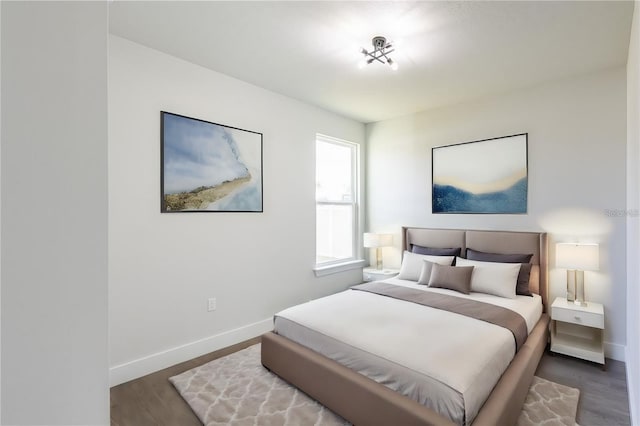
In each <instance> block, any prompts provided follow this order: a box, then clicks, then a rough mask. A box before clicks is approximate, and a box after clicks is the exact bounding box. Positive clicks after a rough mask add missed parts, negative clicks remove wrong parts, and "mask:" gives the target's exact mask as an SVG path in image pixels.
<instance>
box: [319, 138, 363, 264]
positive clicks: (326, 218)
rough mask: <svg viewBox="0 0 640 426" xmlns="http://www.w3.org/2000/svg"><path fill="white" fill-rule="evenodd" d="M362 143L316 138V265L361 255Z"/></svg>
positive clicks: (345, 260) (347, 259)
mask: <svg viewBox="0 0 640 426" xmlns="http://www.w3.org/2000/svg"><path fill="white" fill-rule="evenodd" d="M358 154H359V152H358V145H357V144H355V143H351V142H346V141H342V140H339V139H334V138H330V137H327V136H322V135H318V136H317V138H316V265H317V266H319V267H323V266H330V265H333V264H341V263H346V262H349V261H354V260H355V259H356V257H357V256H358V246H359V238H358V236H359V216H358V215H359V212H358V192H359V191H358V157H359V155H358Z"/></svg>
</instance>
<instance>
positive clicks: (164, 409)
mask: <svg viewBox="0 0 640 426" xmlns="http://www.w3.org/2000/svg"><path fill="white" fill-rule="evenodd" d="M259 342H260V338H259V337H256V338H255V339H251V340H247V341H246V342H242V343H238V344H237V345H233V346H230V347H228V348H225V349H220V350H219V351H215V352H211V353H210V354H207V355H203V356H201V357H198V358H194V359H192V360H190V361H186V362H183V363H181V364H176V365H174V366H172V367H169V368H165V369H164V370H160V371H157V372H155V373H153V374H149V375H148V376H144V377H141V378H139V379H136V380H132V381H130V382H127V383H123V384H121V385H118V386H114V387H112V388H111V426H192V425H193V426H198V425H199V426H201V425H202V423H200V420H198V417H196V415H195V414H194V413H193V411H191V408H190V407H189V405H187V403H186V402H185V401H184V400H183V399H182V397H181V396H180V394H179V393H178V392H177V391H176V389H175V388H174V387H173V385H172V384H171V383H170V382H169V377H171V376H175V375H176V374H180V373H182V372H184V371H187V370H191V369H192V368H194V367H197V366H199V365H202V364H205V363H207V362H209V361H212V360H214V359H216V358H221V357H223V356H226V355H229V354H231V353H234V352H237V351H239V350H241V349H244V348H246V347H249V346H251V345H255V344H256V343H259Z"/></svg>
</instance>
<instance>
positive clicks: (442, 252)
mask: <svg viewBox="0 0 640 426" xmlns="http://www.w3.org/2000/svg"><path fill="white" fill-rule="evenodd" d="M411 252H412V253H418V254H428V255H431V256H460V253H461V252H462V248H461V247H458V248H437V247H423V246H419V245H416V244H412V245H411Z"/></svg>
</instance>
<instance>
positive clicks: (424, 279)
mask: <svg viewBox="0 0 640 426" xmlns="http://www.w3.org/2000/svg"><path fill="white" fill-rule="evenodd" d="M433 265H434V263H433V262H429V261H428V260H423V261H422V270H421V271H420V277H419V278H418V284H424V285H429V279H430V278H431V271H432V270H433Z"/></svg>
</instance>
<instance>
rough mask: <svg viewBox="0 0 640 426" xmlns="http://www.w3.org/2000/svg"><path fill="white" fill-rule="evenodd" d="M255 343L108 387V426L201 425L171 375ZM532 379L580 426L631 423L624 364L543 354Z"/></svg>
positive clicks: (238, 346)
mask: <svg viewBox="0 0 640 426" xmlns="http://www.w3.org/2000/svg"><path fill="white" fill-rule="evenodd" d="M258 342H259V338H255V339H251V340H248V341H246V342H243V343H239V344H237V345H234V346H231V347H229V348H225V349H221V350H219V351H216V352H212V353H210V354H207V355H203V356H201V357H199V358H195V359H192V360H190V361H187V362H183V363H181V364H177V365H174V366H173V367H169V368H167V369H164V370H161V371H158V372H156V373H153V374H150V375H148V376H145V377H141V378H139V379H137V380H133V381H131V382H127V383H123V384H121V385H118V386H114V387H113V388H111V425H112V426H147V425H148V426H152V425H153V426H191V425H193V426H197V425H201V423H200V421H199V420H198V418H197V417H196V415H195V414H193V412H192V411H191V408H189V406H188V405H187V403H186V402H184V400H183V399H182V398H181V397H180V395H179V394H178V392H177V391H176V390H175V388H174V387H173V385H171V383H170V382H169V380H168V379H169V377H171V376H175V375H176V374H179V373H182V372H183V371H186V370H189V369H191V368H194V367H197V366H199V365H202V364H204V363H206V362H209V361H211V360H214V359H216V358H220V357H223V356H225V355H228V354H230V353H233V352H236V351H239V350H240V349H244V348H246V347H248V346H251V345H253V344H256V343H258ZM536 375H537V376H539V377H542V378H545V379H547V380H551V381H554V382H556V383H561V384H564V385H567V386H571V387H575V388H578V389H580V402H579V403H578V416H577V419H576V420H577V422H578V423H579V424H580V426H623V425H624V426H626V425H629V424H630V419H629V403H628V401H629V398H628V396H627V381H626V373H625V367H624V363H622V362H619V361H613V360H609V359H607V370H606V371H602V370H601V369H600V367H599V366H598V365H596V364H592V363H589V362H585V361H580V360H576V359H573V358H570V357H565V356H562V355H554V356H551V355H549V353H548V352H547V353H545V355H544V356H543V357H542V361H541V362H540V365H539V367H538V370H537V371H536Z"/></svg>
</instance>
